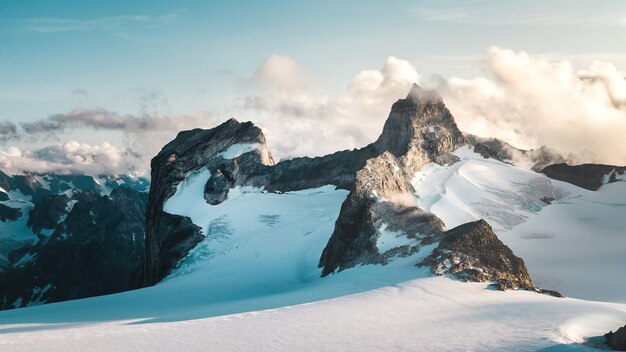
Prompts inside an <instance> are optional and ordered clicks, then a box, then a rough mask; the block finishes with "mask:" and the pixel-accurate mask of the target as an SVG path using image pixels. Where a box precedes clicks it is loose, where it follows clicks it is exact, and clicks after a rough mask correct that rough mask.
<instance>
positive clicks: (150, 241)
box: [135, 119, 274, 287]
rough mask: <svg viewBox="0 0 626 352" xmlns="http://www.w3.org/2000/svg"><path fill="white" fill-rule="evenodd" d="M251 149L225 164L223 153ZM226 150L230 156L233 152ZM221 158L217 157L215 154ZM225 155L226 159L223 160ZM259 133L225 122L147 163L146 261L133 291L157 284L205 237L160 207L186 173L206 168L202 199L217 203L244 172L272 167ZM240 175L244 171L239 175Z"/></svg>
mask: <svg viewBox="0 0 626 352" xmlns="http://www.w3.org/2000/svg"><path fill="white" fill-rule="evenodd" d="M250 145H254V146H255V147H254V148H253V149H252V152H248V153H244V155H242V156H238V157H236V158H233V159H229V158H228V156H227V155H226V154H224V153H228V152H229V148H233V149H237V148H240V147H244V146H250ZM233 149H231V151H230V152H233V153H234V152H235V151H234V150H233ZM220 153H222V154H220ZM225 156H226V158H225ZM273 164H274V160H273V159H272V156H271V155H270V153H269V151H267V148H266V147H265V136H264V135H263V133H262V132H261V129H259V128H258V127H256V126H254V125H253V124H252V123H250V122H245V123H240V122H238V121H236V120H234V119H230V120H228V121H226V122H225V123H223V124H221V125H220V126H217V127H215V128H212V129H209V130H202V129H195V130H191V131H184V132H181V133H179V134H178V136H177V137H176V139H174V140H173V141H171V142H170V143H168V144H167V145H165V146H164V147H163V149H162V150H161V152H159V154H158V155H157V156H156V157H154V158H153V159H152V162H151V180H152V181H151V184H150V193H149V194H150V196H149V199H148V208H147V211H146V218H145V224H146V260H145V262H144V265H143V266H142V268H141V270H140V271H139V272H138V273H137V276H136V280H135V281H136V283H135V284H136V286H137V287H142V286H149V285H154V284H155V283H157V282H159V281H160V280H161V279H162V278H163V277H165V276H166V275H167V274H168V273H169V272H170V271H171V270H172V269H173V268H174V267H175V266H176V265H177V264H178V262H179V261H180V259H182V258H183V257H184V256H185V255H187V253H188V252H189V250H190V249H192V248H193V247H195V246H196V244H198V243H199V242H200V241H201V240H202V239H204V235H203V234H202V233H201V228H200V227H199V226H196V225H195V224H193V223H192V221H191V219H189V218H187V217H183V216H180V215H174V214H169V213H167V212H165V211H163V206H164V204H165V202H166V201H167V200H168V199H169V198H170V197H171V196H173V195H174V193H175V192H176V187H177V186H178V184H179V183H180V182H182V181H183V180H184V179H185V176H187V175H188V173H190V172H193V171H197V170H199V169H201V168H208V169H209V171H210V172H211V178H210V179H209V181H208V182H207V185H206V187H205V192H204V197H205V199H206V200H207V202H208V203H210V204H219V203H220V202H221V201H223V200H224V199H225V198H226V196H227V195H228V191H229V189H230V188H232V187H235V186H236V185H239V184H243V183H244V182H245V181H246V179H247V177H246V175H247V173H251V172H254V170H256V168H258V167H260V166H261V165H273ZM240 171H245V173H244V172H240Z"/></svg>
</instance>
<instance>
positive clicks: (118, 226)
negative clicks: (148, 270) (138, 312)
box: [0, 187, 147, 309]
mask: <svg viewBox="0 0 626 352" xmlns="http://www.w3.org/2000/svg"><path fill="white" fill-rule="evenodd" d="M72 201H75V204H74V205H73V207H72V209H71V211H70V212H69V214H65V215H66V218H65V219H62V221H60V222H59V223H56V224H55V226H54V232H53V233H52V235H50V237H49V238H42V239H41V240H39V241H38V242H37V243H35V244H32V245H27V246H24V247H21V248H20V249H17V250H14V251H12V252H11V253H10V254H9V264H10V265H9V267H8V268H7V269H6V270H5V271H4V272H2V273H0V300H1V301H0V309H10V308H18V307H23V306H27V305H31V304H38V303H44V302H58V301H64V300H68V299H76V298H83V297H90V296H97V295H102V294H108V293H115V292H121V291H126V290H129V289H131V288H132V283H133V281H132V276H133V274H134V273H135V272H136V271H137V269H138V268H139V267H140V266H141V264H142V263H143V261H144V251H145V243H144V221H143V220H144V212H145V208H146V204H147V194H146V193H142V192H137V191H134V190H131V189H127V188H124V187H120V188H118V189H116V190H113V191H112V193H111V195H110V196H100V195H98V194H95V193H93V192H80V193H77V194H75V195H74V196H73V198H72Z"/></svg>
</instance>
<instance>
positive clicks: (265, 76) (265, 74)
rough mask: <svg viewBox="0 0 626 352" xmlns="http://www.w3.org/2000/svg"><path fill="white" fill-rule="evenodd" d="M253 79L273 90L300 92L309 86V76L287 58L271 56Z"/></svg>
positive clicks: (295, 62) (297, 64)
mask: <svg viewBox="0 0 626 352" xmlns="http://www.w3.org/2000/svg"><path fill="white" fill-rule="evenodd" d="M255 78H256V80H257V81H258V82H260V83H262V84H267V85H269V86H270V87H271V88H272V89H275V90H294V89H295V90H301V89H305V88H307V86H308V85H309V80H310V75H309V73H308V72H307V71H306V70H305V69H304V67H302V66H301V65H300V64H299V63H298V62H297V61H296V60H294V59H292V58H290V57H289V56H284V55H272V56H270V57H269V58H267V60H265V62H264V63H263V64H262V65H261V66H259V68H258V69H257V71H256V75H255Z"/></svg>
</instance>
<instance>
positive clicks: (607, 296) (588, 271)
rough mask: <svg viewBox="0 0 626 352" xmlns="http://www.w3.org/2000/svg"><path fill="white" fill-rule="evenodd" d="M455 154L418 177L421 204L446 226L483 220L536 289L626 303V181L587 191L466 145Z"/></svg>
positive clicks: (423, 171) (429, 167)
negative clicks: (454, 160)
mask: <svg viewBox="0 0 626 352" xmlns="http://www.w3.org/2000/svg"><path fill="white" fill-rule="evenodd" d="M456 154H457V156H459V157H460V158H461V162H458V163H456V164H453V165H451V166H447V167H441V166H439V165H436V164H428V165H426V166H425V167H424V168H423V169H422V171H421V172H418V173H417V174H416V176H415V178H414V179H413V182H412V183H413V186H414V187H415V189H416V190H417V193H418V197H419V201H418V205H419V206H420V207H421V208H422V209H424V210H428V211H431V212H433V213H435V214H436V215H437V216H439V218H441V219H442V220H443V221H444V223H445V224H446V226H447V227H448V228H453V227H456V226H458V225H460V224H463V223H466V222H469V221H475V220H478V219H480V218H484V219H485V220H486V221H487V222H489V223H490V224H491V225H492V226H493V227H494V230H495V232H496V233H497V234H498V237H499V238H500V240H502V242H504V243H505V244H506V245H508V246H509V247H511V249H512V250H513V252H514V253H515V254H516V255H517V256H519V257H521V258H523V259H524V262H525V263H526V266H527V267H528V270H529V273H530V275H531V277H532V278H533V281H534V282H535V284H536V285H537V286H540V287H544V288H549V289H555V290H558V291H560V292H561V293H563V294H564V295H566V296H569V297H576V298H582V299H590V300H600V301H612V302H620V303H626V271H625V270H623V268H625V267H626V255H624V254H625V253H626V216H625V215H626V182H615V183H611V184H606V185H604V186H602V188H600V189H599V190H598V191H588V190H585V189H582V188H579V187H577V186H574V185H571V184H569V183H565V182H561V181H557V180H552V179H549V178H547V177H546V176H545V175H543V174H537V173H535V172H531V171H525V170H521V169H519V168H516V167H513V166H511V165H507V164H504V163H501V162H498V161H495V160H493V159H483V158H482V157H481V156H480V155H478V154H475V153H473V152H472V151H470V150H469V149H468V148H461V149H459V150H457V152H456ZM541 198H552V200H551V203H552V204H550V205H547V204H546V203H545V202H544V201H542V200H541Z"/></svg>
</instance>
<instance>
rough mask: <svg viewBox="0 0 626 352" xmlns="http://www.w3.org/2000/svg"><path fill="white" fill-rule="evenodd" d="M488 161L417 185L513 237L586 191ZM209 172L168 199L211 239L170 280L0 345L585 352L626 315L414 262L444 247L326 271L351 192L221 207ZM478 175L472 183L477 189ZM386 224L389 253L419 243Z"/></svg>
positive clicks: (38, 312)
mask: <svg viewBox="0 0 626 352" xmlns="http://www.w3.org/2000/svg"><path fill="white" fill-rule="evenodd" d="M460 153H463V152H462V151H461V152H460ZM483 162H484V163H485V164H484V165H482V166H481V167H479V166H480V165H474V166H472V164H473V163H474V159H471V158H470V157H468V159H467V160H464V161H463V162H461V163H457V164H455V165H453V166H450V167H448V168H436V167H434V166H431V168H430V169H428V168H427V169H425V172H424V173H423V174H422V175H418V176H419V177H416V180H415V182H414V183H415V184H416V186H418V187H417V190H418V193H419V194H421V199H420V205H421V206H423V207H424V208H426V209H431V210H433V211H435V212H440V213H441V212H442V211H443V210H445V209H444V208H438V205H443V204H442V203H441V202H445V201H449V202H450V204H452V205H454V206H456V207H457V208H453V209H452V210H450V212H449V213H444V214H443V215H441V214H440V215H441V216H442V217H443V218H444V220H445V221H446V224H447V225H448V226H450V227H451V226H454V225H455V222H454V221H457V222H458V221H464V220H463V219H464V218H467V219H473V217H474V216H478V215H479V214H486V215H489V214H490V213H489V212H488V211H489V210H490V209H493V208H495V205H490V206H488V207H486V208H485V206H484V204H485V202H484V201H483V202H479V200H481V199H483V198H487V199H489V201H491V202H494V203H495V204H496V205H499V211H500V213H498V214H501V213H502V214H508V215H510V216H507V217H504V218H503V219H505V220H501V221H500V222H498V221H497V220H498V219H499V218H498V217H495V216H492V217H489V216H488V217H487V218H488V220H489V221H491V222H492V224H494V226H496V225H497V226H496V227H497V228H498V229H499V230H502V231H504V232H502V233H503V234H504V235H503V236H504V237H506V236H509V235H510V234H512V233H513V234H514V231H515V230H516V229H517V228H519V227H520V226H525V225H526V224H529V223H531V222H532V221H533V219H534V218H536V217H540V216H544V215H543V214H546V213H547V210H549V209H551V208H554V209H558V208H557V207H558V206H566V205H568V204H571V202H573V201H574V200H580V199H579V198H580V197H578V194H579V193H577V192H580V191H579V190H578V189H576V188H572V187H569V186H567V185H566V184H561V183H550V184H551V185H552V186H549V185H546V184H545V183H541V182H543V181H541V182H540V183H538V184H539V185H541V186H540V187H544V188H545V189H544V188H541V189H544V191H545V190H546V189H547V190H550V191H551V192H552V193H551V194H553V195H557V196H559V197H554V198H555V199H556V198H558V200H556V201H555V203H558V204H553V205H549V206H548V207H544V206H543V205H541V204H540V203H537V202H536V199H535V198H536V197H537V196H539V195H541V196H543V191H542V192H535V191H534V190H529V189H528V188H524V187H523V185H524V184H527V183H524V182H526V181H527V180H528V179H529V177H540V176H539V175H537V174H531V173H524V172H522V173H521V174H518V173H519V172H521V171H510V174H507V175H506V177H505V178H503V179H499V180H492V181H490V182H487V183H486V184H487V185H489V187H491V188H488V189H489V191H486V190H485V189H482V191H478V190H475V189H474V188H477V189H481V188H480V187H483V186H484V185H482V184H481V182H482V181H481V179H478V178H476V177H478V176H476V175H475V172H473V171H472V170H475V169H473V168H472V167H476V168H477V169H476V170H480V171H479V172H478V171H477V172H476V173H477V174H478V175H490V174H489V172H488V171H489V170H490V168H493V167H498V168H510V167H509V166H507V165H504V164H500V163H494V162H493V161H489V160H485V161H483ZM470 166H472V167H470ZM446 170H447V171H446ZM450 170H452V171H450ZM507 170H508V169H507ZM511 170H514V169H513V168H511ZM491 171H494V170H491ZM498 171H499V170H498ZM437 173H438V175H439V176H437V177H436V178H434V177H433V175H437ZM456 174H463V175H465V176H463V177H462V179H458V180H456V181H452V183H450V184H453V183H454V182H457V183H458V184H459V185H460V186H459V187H461V186H463V187H464V188H461V189H462V192H460V193H454V192H451V191H450V188H446V187H447V186H446V185H444V184H442V183H441V182H443V183H446V182H447V181H444V179H445V180H448V181H449V180H454V179H457V178H458V177H457V176H455V175H456ZM446 175H447V176H450V177H448V178H446V177H440V176H446ZM524 175H525V176H524ZM470 176H473V178H472V177H470ZM522 176H524V177H522ZM526 176H527V177H526ZM209 177H210V174H209V172H208V171H207V170H204V169H203V170H200V171H198V172H195V173H193V174H190V175H188V177H187V178H186V180H185V181H183V182H181V183H180V184H179V185H178V188H177V192H176V194H175V195H174V196H173V197H172V198H171V199H169V200H168V201H167V202H166V204H165V206H164V209H165V210H166V211H167V212H171V213H176V214H182V215H186V216H189V217H190V218H191V219H192V220H193V222H194V223H196V224H197V225H199V226H201V227H202V229H203V232H204V233H205V234H206V239H205V240H204V241H203V242H201V243H200V244H199V245H198V246H197V247H196V248H195V249H193V250H192V251H191V252H190V254H189V255H188V256H187V257H186V258H185V259H184V260H183V261H181V263H180V264H179V266H178V267H177V268H176V269H175V270H174V272H173V273H172V274H171V275H170V276H169V277H167V278H166V279H165V280H164V281H163V282H161V283H159V284H157V285H156V286H153V287H149V288H144V289H140V290H136V291H130V292H124V293H120V294H115V295H109V296H101V297H93V298H88V299H83V300H76V301H69V302H62V303H54V304H48V305H43V306H36V307H29V308H22V309H16V310H11V311H4V312H0V351H3V352H4V351H37V350H46V351H64V352H65V351H145V350H150V351H258V350H267V351H351V350H359V351H381V350H406V351H421V350H424V351H442V350H444V351H456V350H473V351H491V350H507V351H529V350H538V349H544V348H545V349H547V350H554V351H562V350H576V351H578V350H589V348H587V347H585V346H583V345H581V344H580V343H581V342H583V341H584V339H586V338H589V337H593V336H597V335H601V334H603V333H605V332H607V331H608V330H611V329H613V330H614V329H616V328H617V327H619V326H621V325H623V322H624V321H626V305H624V304H619V303H600V302H590V301H582V300H578V299H573V298H566V299H559V298H554V297H551V296H547V295H541V294H536V293H532V292H524V291H507V292H499V291H494V290H490V289H488V288H487V284H484V283H483V284H473V283H462V282H459V281H455V280H452V279H450V278H445V277H431V276H430V274H429V271H428V269H427V268H416V267H415V264H416V263H417V262H419V261H420V260H421V259H422V258H423V257H425V256H426V255H428V254H430V253H429V251H431V250H432V248H433V246H427V247H424V248H423V249H422V251H420V252H419V253H417V254H415V255H413V256H411V257H408V258H395V259H394V260H392V261H391V263H390V264H388V265H386V266H380V265H366V266H359V267H356V268H353V269H349V270H345V271H342V272H340V273H336V274H333V275H330V276H328V277H326V278H324V279H321V278H320V277H319V276H320V273H321V270H320V269H319V268H318V267H317V265H318V261H319V257H320V254H321V252H322V250H323V248H324V246H325V245H326V243H327V241H328V239H329V237H330V235H331V233H332V231H333V228H334V223H335V220H336V218H337V214H338V213H339V209H340V207H341V203H342V202H343V201H344V200H345V198H346V196H347V194H348V192H347V191H344V190H337V189H335V188H334V187H331V186H325V187H320V188H317V189H311V190H304V191H299V192H289V193H285V194H273V193H265V192H263V191H262V190H260V189H253V188H236V189H233V190H231V191H230V193H229V196H228V199H227V200H226V201H225V202H224V203H222V204H220V205H217V206H211V205H208V204H206V202H205V201H204V199H203V187H204V184H205V182H206V180H207V179H208V178H209ZM509 177H513V178H512V179H510V180H509ZM525 177H526V178H525ZM435 179H439V180H440V183H437V181H436V180H435ZM465 179H470V180H471V182H470V181H467V182H470V183H471V185H472V186H467V185H466V184H465V185H464V183H465V182H466V181H464V180H465ZM511 180H513V181H511ZM518 183H519V184H518ZM511 184H515V187H517V186H519V187H521V188H519V189H523V190H525V191H520V190H519V189H518V188H515V189H516V190H517V192H518V193H519V194H518V196H515V197H505V196H503V195H502V194H500V193H499V192H498V190H502V187H513V186H511ZM472 187H474V188H472ZM546 187H547V188H546ZM532 188H533V189H535V188H537V187H532ZM425 190H432V191H431V192H425ZM437 190H440V191H437ZM563 191H565V193H563ZM567 192H569V193H567ZM453 196H455V197H457V198H456V199H455V198H454V197H453ZM586 196H588V195H586ZM463 197H466V198H463ZM467 197H473V198H467ZM481 197H482V198H481ZM577 197H578V198H577ZM468 199H472V200H474V201H473V202H467V200H468ZM581 199H582V198H581ZM618 200H619V197H618V196H615V198H613V200H610V202H617V201H618ZM464 202H465V203H464ZM498 202H500V203H498ZM510 219H513V220H510ZM519 219H521V220H519ZM507 228H509V230H506V229H507ZM557 228H561V226H559V227H557ZM383 230H385V229H383ZM383 232H384V233H385V236H383V238H381V239H380V240H379V243H378V246H379V247H380V249H381V250H384V249H386V248H387V247H389V246H393V245H394V243H404V242H405V241H407V240H408V239H406V238H405V237H404V236H402V234H399V233H394V232H389V231H383ZM509 242H510V241H509ZM522 242H523V241H522ZM527 242H528V243H537V244H538V245H537V246H535V247H540V246H542V245H544V244H545V243H546V242H541V241H540V240H539V239H535V240H534V241H532V240H527ZM514 249H515V248H514ZM558 249H559V248H553V251H554V252H558ZM516 251H517V250H516ZM518 254H521V253H518ZM594 254H597V253H594ZM521 255H522V256H524V255H523V254H521ZM590 265H593V263H590ZM572 275H573V274H572ZM583 280H584V279H583ZM549 287H550V288H553V286H549ZM566 293H567V292H566Z"/></svg>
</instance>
